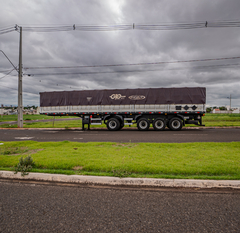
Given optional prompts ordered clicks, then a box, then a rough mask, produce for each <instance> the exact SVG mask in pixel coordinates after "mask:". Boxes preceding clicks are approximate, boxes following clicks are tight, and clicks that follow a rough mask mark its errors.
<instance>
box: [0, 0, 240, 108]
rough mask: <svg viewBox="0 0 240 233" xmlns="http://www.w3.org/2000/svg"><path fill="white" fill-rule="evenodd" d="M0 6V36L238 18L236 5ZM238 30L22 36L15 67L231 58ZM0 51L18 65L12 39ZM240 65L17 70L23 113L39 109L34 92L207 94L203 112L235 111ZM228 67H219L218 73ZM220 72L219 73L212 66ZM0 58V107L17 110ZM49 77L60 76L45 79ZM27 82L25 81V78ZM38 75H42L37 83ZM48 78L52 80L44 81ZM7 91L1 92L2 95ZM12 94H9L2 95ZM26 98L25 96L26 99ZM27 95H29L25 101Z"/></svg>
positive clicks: (55, 2)
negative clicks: (200, 90) (197, 89)
mask: <svg viewBox="0 0 240 233" xmlns="http://www.w3.org/2000/svg"><path fill="white" fill-rule="evenodd" d="M15 4H16V3H15V1H14V0H8V1H2V2H1V8H0V22H1V24H0V29H1V28H3V27H6V26H14V25H15V24H18V25H20V26H22V27H23V28H24V27H25V28H26V27H28V26H62V25H73V24H76V25H113V24H133V23H135V24H151V23H152V24H157V23H159V24H160V23H180V22H186V23H193V22H199V21H201V22H205V21H223V20H234V19H238V18H239V9H240V2H239V0H231V1H224V0H213V1H209V0H195V1H189V0H172V1H167V0H163V1H159V0H148V1H145V0H131V1H127V0H125V1H124V0H121V1H120V0H102V1H99V0H95V1H94V0H84V1H74V0H71V1H70V0H69V1H62V0H52V1H48V2H44V1H40V2H39V1H30V0H20V1H18V7H13V6H14V5H15ZM239 45H240V31H239V28H201V29H192V30H173V31H151V30H150V31H143V30H136V29H135V30H127V31H101V32H96V31H76V30H75V31H74V30H73V31H68V32H49V33H46V32H42V33H37V32H27V31H24V32H23V66H24V68H27V67H63V66H64V67H65V66H81V65H82V66H84V65H85V66H93V65H104V64H129V63H143V62H160V61H177V60H191V59H204V58H218V57H234V56H239V52H238V49H237V48H239V47H240V46H239ZM0 49H1V50H3V51H4V52H5V53H6V54H7V55H8V57H9V58H10V59H11V61H12V62H13V63H14V64H15V65H17V64H18V50H19V33H18V32H16V31H15V32H11V33H8V34H4V35H0ZM238 63H240V59H236V60H223V61H208V62H195V63H179V64H161V65H145V66H123V67H116V66H113V67H89V68H72V69H56V68H51V69H24V70H23V71H24V74H25V75H24V76H23V89H24V91H25V93H24V95H23V102H24V105H30V104H34V105H39V95H38V93H39V92H44V91H61V90H81V89H106V88H141V87H178V86H181V87H182V86H205V87H207V104H208V105H227V104H228V102H229V100H228V99H227V97H228V96H229V95H230V94H231V95H232V98H233V101H232V105H233V106H236V107H240V101H239V100H240V94H239V93H240V92H239V88H240V81H239V80H240V77H239V66H237V65H232V66H230V65H231V64H238ZM226 64H227V65H228V64H229V66H226V67H224V66H223V65H226ZM219 65H222V66H219ZM11 69H12V67H11V64H10V63H9V62H8V61H7V59H6V58H5V57H4V56H3V55H2V54H1V53H0V104H17V91H16V90H13V89H17V74H16V72H15V71H14V72H12V73H11V75H8V76H6V77H5V78H3V79H1V77H3V76H4V75H5V74H6V73H7V72H2V71H6V70H11ZM53 73H68V74H65V75H53ZM27 74H30V75H31V76H27ZM44 74H46V75H44ZM51 74H52V75H51ZM6 87H8V88H6ZM9 88H13V89H9ZM29 92H30V93H29ZM31 93H35V94H31Z"/></svg>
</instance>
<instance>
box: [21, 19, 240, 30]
mask: <svg viewBox="0 0 240 233" xmlns="http://www.w3.org/2000/svg"><path fill="white" fill-rule="evenodd" d="M208 27H210V28H227V27H228V28H229V27H240V21H239V20H232V21H231V20H227V21H226V20H225V21H199V22H193V23H186V22H185V23H162V24H135V23H133V24H115V25H77V24H73V25H59V26H24V27H23V31H29V32H57V31H73V30H76V31H116V30H134V29H136V30H182V29H184V30H185V29H199V28H208ZM18 28H19V27H18Z"/></svg>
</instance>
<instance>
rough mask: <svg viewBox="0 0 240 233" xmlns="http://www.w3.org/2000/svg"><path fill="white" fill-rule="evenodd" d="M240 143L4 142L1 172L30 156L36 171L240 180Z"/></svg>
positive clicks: (2, 145) (0, 151)
mask: <svg viewBox="0 0 240 233" xmlns="http://www.w3.org/2000/svg"><path fill="white" fill-rule="evenodd" d="M239 148H240V142H230V143H214V142H210V143H180V144H177V143H112V142H105V143H102V142H101V143H100V142H91V143H80V142H69V141H63V142H35V141H21V142H2V143H1V145H0V170H9V171H14V167H16V166H17V164H18V162H19V159H20V158H21V157H23V158H25V157H27V156H29V155H30V156H31V157H32V159H33V162H34V167H33V168H32V170H31V171H32V172H44V173H57V174H69V175H70V174H78V175H96V176H117V177H149V178H178V179H229V180H234V179H240V150H239Z"/></svg>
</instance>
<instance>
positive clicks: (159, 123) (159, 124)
mask: <svg viewBox="0 0 240 233" xmlns="http://www.w3.org/2000/svg"><path fill="white" fill-rule="evenodd" d="M165 127H166V123H165V121H164V120H163V119H162V118H157V119H155V120H154V121H153V128H154V130H164V129H165Z"/></svg>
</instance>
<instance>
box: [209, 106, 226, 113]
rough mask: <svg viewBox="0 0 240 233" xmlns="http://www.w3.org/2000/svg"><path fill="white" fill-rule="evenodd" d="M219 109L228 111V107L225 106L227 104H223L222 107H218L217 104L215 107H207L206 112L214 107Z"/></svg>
mask: <svg viewBox="0 0 240 233" xmlns="http://www.w3.org/2000/svg"><path fill="white" fill-rule="evenodd" d="M216 108H217V109H219V110H221V111H226V110H227V108H226V107H225V106H222V107H217V106H214V107H208V108H206V112H207V113H210V112H211V111H212V110H213V109H216Z"/></svg>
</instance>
